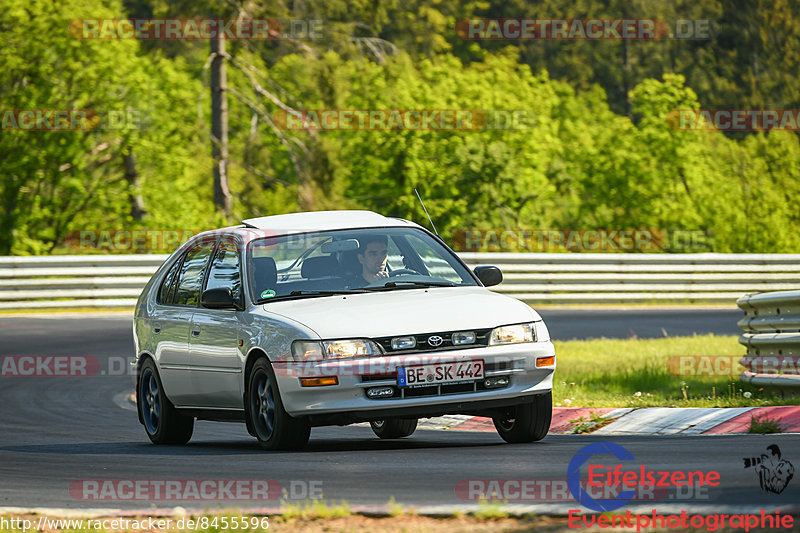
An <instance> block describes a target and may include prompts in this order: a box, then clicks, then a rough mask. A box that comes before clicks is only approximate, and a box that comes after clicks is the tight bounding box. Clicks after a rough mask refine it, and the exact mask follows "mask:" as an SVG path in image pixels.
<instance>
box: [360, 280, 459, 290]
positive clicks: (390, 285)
mask: <svg viewBox="0 0 800 533" xmlns="http://www.w3.org/2000/svg"><path fill="white" fill-rule="evenodd" d="M455 286H456V284H455V283H453V282H452V281H412V280H397V281H387V282H386V283H384V284H383V285H381V286H380V287H368V289H372V290H376V289H377V290H381V289H394V288H397V287H409V288H416V287H455Z"/></svg>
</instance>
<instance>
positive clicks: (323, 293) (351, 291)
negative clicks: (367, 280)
mask: <svg viewBox="0 0 800 533" xmlns="http://www.w3.org/2000/svg"><path fill="white" fill-rule="evenodd" d="M364 292H367V291H365V290H364V289H337V290H329V291H292V292H290V293H289V296H334V295H336V294H360V293H364Z"/></svg>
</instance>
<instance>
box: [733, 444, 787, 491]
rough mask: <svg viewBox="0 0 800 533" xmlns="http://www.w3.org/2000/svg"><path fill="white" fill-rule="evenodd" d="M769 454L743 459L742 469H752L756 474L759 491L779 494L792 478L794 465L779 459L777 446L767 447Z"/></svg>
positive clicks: (779, 452) (779, 450)
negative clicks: (759, 486)
mask: <svg viewBox="0 0 800 533" xmlns="http://www.w3.org/2000/svg"><path fill="white" fill-rule="evenodd" d="M767 450H768V451H769V454H766V453H762V454H761V457H745V458H744V459H743V461H744V467H745V468H753V469H754V470H755V471H756V473H758V482H759V484H760V485H761V490H763V491H764V492H771V493H773V494H780V493H781V492H783V489H785V488H786V486H787V485H788V484H789V481H791V480H792V476H794V465H792V463H790V462H789V461H787V460H786V459H783V458H782V457H781V449H780V448H779V447H778V445H777V444H770V445H769V446H767Z"/></svg>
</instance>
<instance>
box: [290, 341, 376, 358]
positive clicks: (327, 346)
mask: <svg viewBox="0 0 800 533" xmlns="http://www.w3.org/2000/svg"><path fill="white" fill-rule="evenodd" d="M382 354H383V352H382V351H381V348H380V346H378V345H377V344H376V343H374V342H372V341H371V340H367V339H347V340H340V341H294V342H293V343H292V355H293V356H294V358H295V359H298V360H301V361H307V360H319V359H343V358H345V357H368V356H372V355H382Z"/></svg>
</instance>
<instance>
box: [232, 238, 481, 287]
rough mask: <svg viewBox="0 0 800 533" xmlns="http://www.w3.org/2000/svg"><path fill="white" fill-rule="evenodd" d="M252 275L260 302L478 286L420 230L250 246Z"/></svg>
mask: <svg viewBox="0 0 800 533" xmlns="http://www.w3.org/2000/svg"><path fill="white" fill-rule="evenodd" d="M247 272H248V279H249V285H250V292H251V295H252V298H253V300H254V301H257V302H269V301H273V300H285V299H294V298H312V297H319V296H330V295H334V294H347V293H360V292H370V291H388V290H402V289H415V288H424V287H455V286H475V285H477V283H476V282H475V279H474V278H473V276H472V274H471V273H470V272H469V271H468V270H467V269H466V268H465V267H464V266H463V265H462V264H461V262H460V261H459V260H458V258H457V257H455V255H454V254H453V253H452V252H451V251H450V250H449V249H448V248H447V247H445V246H442V245H441V244H440V243H439V242H438V241H437V240H436V239H434V238H433V237H431V236H430V235H428V234H427V233H426V232H424V231H422V230H419V229H415V228H376V229H359V230H340V231H327V232H318V233H303V234H297V235H284V236H280V237H267V238H262V239H257V240H254V241H252V242H251V243H250V245H249V246H248V254H247Z"/></svg>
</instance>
